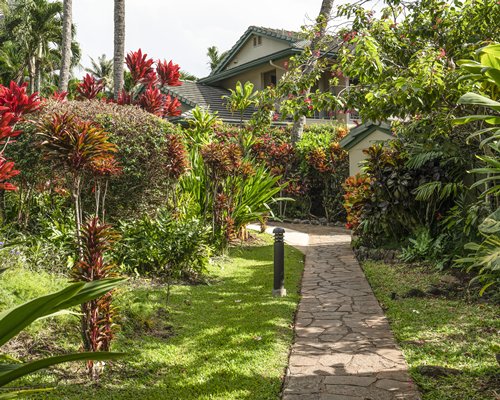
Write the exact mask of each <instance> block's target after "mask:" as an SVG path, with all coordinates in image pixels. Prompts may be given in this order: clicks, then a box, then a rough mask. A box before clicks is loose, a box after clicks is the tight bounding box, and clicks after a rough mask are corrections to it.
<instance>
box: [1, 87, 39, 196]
mask: <svg viewBox="0 0 500 400" xmlns="http://www.w3.org/2000/svg"><path fill="white" fill-rule="evenodd" d="M26 86H27V85H26V84H23V85H18V84H17V83H15V82H11V83H10V85H9V86H8V87H6V86H2V85H0V145H1V146H3V147H2V149H1V150H0V190H16V189H17V187H16V186H15V185H13V184H12V183H9V182H8V180H9V179H11V178H13V177H14V176H16V175H18V174H19V173H20V171H18V170H16V169H15V168H14V162H12V161H7V160H6V159H5V157H4V156H3V153H4V151H5V148H6V147H7V145H8V144H9V141H10V139H11V138H14V137H17V136H19V135H20V134H21V131H19V130H15V125H16V123H17V122H18V121H19V120H21V118H22V117H23V115H24V114H28V113H31V112H34V111H36V110H38V109H39V108H40V100H39V98H38V94H37V93H35V94H32V95H31V96H29V95H28V94H27V91H26Z"/></svg>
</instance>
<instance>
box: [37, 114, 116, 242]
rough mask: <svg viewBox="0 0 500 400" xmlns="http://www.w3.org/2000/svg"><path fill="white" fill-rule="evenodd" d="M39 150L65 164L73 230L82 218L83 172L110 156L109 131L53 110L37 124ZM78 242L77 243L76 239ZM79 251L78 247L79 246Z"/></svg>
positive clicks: (113, 146)
mask: <svg viewBox="0 0 500 400" xmlns="http://www.w3.org/2000/svg"><path fill="white" fill-rule="evenodd" d="M38 130H39V133H38V135H39V136H40V137H41V138H42V140H43V141H42V150H43V151H44V153H45V157H46V158H47V159H50V160H53V161H55V162H56V163H57V164H59V165H60V166H62V167H63V168H66V169H67V170H68V171H69V172H70V174H71V177H72V182H71V192H72V195H73V199H74V206H75V222H76V231H77V232H80V229H81V226H82V221H83V206H82V201H81V189H82V186H83V181H84V178H85V176H86V174H87V173H89V172H90V173H92V172H93V171H92V168H93V166H95V165H96V163H98V162H103V161H104V160H109V159H113V158H114V153H116V152H117V147H116V145H115V144H113V143H111V142H110V141H109V134H108V133H107V132H105V131H104V130H102V128H101V127H99V126H98V125H96V124H94V123H91V122H87V121H80V120H78V119H77V118H75V116H73V115H70V114H67V113H66V114H54V115H52V116H51V117H49V118H47V119H45V120H44V121H42V122H41V123H40V124H39V125H38ZM79 244H80V243H79ZM80 252H81V248H80Z"/></svg>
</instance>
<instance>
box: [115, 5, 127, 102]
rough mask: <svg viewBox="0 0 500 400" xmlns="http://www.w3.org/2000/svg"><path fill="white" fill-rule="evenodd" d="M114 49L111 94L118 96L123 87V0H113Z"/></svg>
mask: <svg viewBox="0 0 500 400" xmlns="http://www.w3.org/2000/svg"><path fill="white" fill-rule="evenodd" d="M114 17H115V18H114V20H115V41H114V46H115V51H114V58H113V81H114V89H113V94H114V97H115V99H116V98H118V95H119V94H120V92H121V90H122V88H123V81H124V78H123V70H124V63H125V0H115V14H114Z"/></svg>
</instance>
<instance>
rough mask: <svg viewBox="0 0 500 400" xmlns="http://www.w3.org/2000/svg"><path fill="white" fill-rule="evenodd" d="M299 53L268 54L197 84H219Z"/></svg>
mask: <svg viewBox="0 0 500 400" xmlns="http://www.w3.org/2000/svg"><path fill="white" fill-rule="evenodd" d="M300 52H302V50H301V49H296V48H289V49H285V50H281V51H278V52H276V53H272V54H268V55H267V56H264V57H261V58H257V59H256V60H253V61H250V62H247V63H245V64H242V65H238V66H237V67H234V68H231V69H227V70H225V71H222V72H220V73H218V74H216V75H209V76H207V77H206V78H201V79H200V80H199V81H198V82H199V83H208V84H210V83H214V82H219V81H222V80H224V79H227V78H230V77H231V76H234V75H237V74H239V73H240V72H245V71H246V70H248V69H250V68H253V67H256V66H259V65H262V64H266V63H267V62H269V61H270V60H276V59H279V58H285V57H287V56H291V55H293V54H297V53H300Z"/></svg>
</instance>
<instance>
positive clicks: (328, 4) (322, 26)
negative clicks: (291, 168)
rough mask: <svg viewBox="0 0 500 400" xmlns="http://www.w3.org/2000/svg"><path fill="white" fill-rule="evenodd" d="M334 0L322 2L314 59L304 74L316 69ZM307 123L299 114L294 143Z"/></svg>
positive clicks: (294, 131) (313, 44)
mask: <svg viewBox="0 0 500 400" xmlns="http://www.w3.org/2000/svg"><path fill="white" fill-rule="evenodd" d="M332 7H333V0H323V2H322V3H321V9H320V11H319V15H318V18H316V25H315V30H316V31H317V34H316V35H314V37H313V39H312V41H311V53H312V56H311V57H312V59H311V62H309V63H307V64H306V65H305V66H304V68H303V73H304V75H309V74H310V73H312V72H313V71H314V68H315V67H316V65H317V64H318V59H319V57H320V51H321V49H320V48H319V44H320V43H321V41H322V40H323V38H324V37H325V34H326V28H327V25H328V21H329V20H330V15H331V13H332ZM310 93H311V88H308V89H307V90H306V93H305V96H306V97H307V96H309V94H310ZM305 124H306V117H305V116H304V115H301V116H299V118H297V119H296V120H295V122H294V123H293V128H292V143H296V142H298V141H299V140H300V138H301V137H302V133H303V132H304V126H305Z"/></svg>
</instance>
